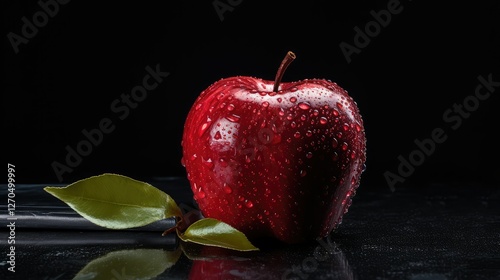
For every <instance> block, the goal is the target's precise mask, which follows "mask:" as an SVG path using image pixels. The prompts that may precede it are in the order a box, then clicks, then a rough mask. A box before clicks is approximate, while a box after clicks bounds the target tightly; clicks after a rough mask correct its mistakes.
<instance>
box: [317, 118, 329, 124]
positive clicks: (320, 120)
mask: <svg viewBox="0 0 500 280" xmlns="http://www.w3.org/2000/svg"><path fill="white" fill-rule="evenodd" d="M327 122H328V120H327V119H326V118H325V117H321V118H320V119H319V123H320V124H326V123H327Z"/></svg>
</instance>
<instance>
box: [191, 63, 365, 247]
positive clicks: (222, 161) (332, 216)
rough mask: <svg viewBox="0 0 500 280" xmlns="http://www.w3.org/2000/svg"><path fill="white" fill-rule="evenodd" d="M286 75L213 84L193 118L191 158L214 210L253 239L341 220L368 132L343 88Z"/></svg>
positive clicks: (314, 231)
mask: <svg viewBox="0 0 500 280" xmlns="http://www.w3.org/2000/svg"><path fill="white" fill-rule="evenodd" d="M293 58H294V57H293ZM285 68H286V67H285ZM280 69H281V67H280ZM281 71H284V70H283V69H281ZM278 76H280V77H281V76H282V73H281V74H279V75H277V78H276V79H275V80H274V81H270V80H263V79H260V78H256V77H248V76H235V77H230V78H224V79H221V80H219V81H217V82H215V83H213V84H212V85H210V86H209V87H208V88H207V89H206V90H204V91H203V92H202V93H201V94H200V95H199V97H198V98H197V100H196V101H195V103H194V104H193V106H192V108H191V110H190V111H189V113H188V116H187V119H186V122H185V127H184V134H183V139H182V148H183V158H182V164H183V165H184V166H185V168H186V171H187V177H188V179H189V182H190V184H191V188H192V190H193V193H194V198H195V200H196V201H197V203H198V206H199V208H200V210H201V212H202V213H203V215H204V216H205V217H211V218H215V219H219V220H221V221H224V222H226V223H228V224H230V225H232V226H234V227H235V228H237V229H239V230H240V231H242V232H243V233H245V234H246V235H247V236H248V237H249V238H250V239H255V238H268V237H271V238H276V239H278V240H280V241H283V242H285V243H299V242H304V241H308V240H313V239H315V238H319V237H325V236H327V235H328V234H330V232H331V231H332V230H334V229H335V228H336V227H337V226H338V224H339V223H340V222H341V219H342V216H343V214H344V213H345V212H346V211H347V209H348V207H349V206H350V204H351V199H352V197H353V196H354V194H355V191H356V189H357V187H358V186H359V183H360V176H361V174H362V172H363V170H364V164H365V159H366V157H365V146H366V139H365V133H364V127H363V120H362V118H361V115H360V112H359V110H358V107H357V104H356V102H355V101H354V100H353V99H352V98H351V97H350V96H349V95H348V93H347V91H345V90H344V89H343V88H341V87H340V86H339V85H337V84H336V83H334V82H331V81H328V80H324V79H304V80H301V81H295V82H284V83H279V80H280V79H281V78H278Z"/></svg>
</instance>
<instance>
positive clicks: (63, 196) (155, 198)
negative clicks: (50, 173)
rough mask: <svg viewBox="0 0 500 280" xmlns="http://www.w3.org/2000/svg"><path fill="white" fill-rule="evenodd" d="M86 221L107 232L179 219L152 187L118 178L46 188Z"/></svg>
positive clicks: (175, 209) (171, 202)
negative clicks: (172, 218) (174, 218)
mask: <svg viewBox="0 0 500 280" xmlns="http://www.w3.org/2000/svg"><path fill="white" fill-rule="evenodd" d="M44 190H45V191H47V192H48V193H50V194H52V195H53V196H55V197H57V198H59V199H60V200H62V201H63V202H65V203H66V204H68V205H69V206H70V207H71V208H73V209H74V210H75V211H76V212H78V213H79V214H80V215H82V216H83V217H84V218H86V219H87V220H89V221H91V222H93V223H94V224H97V225H99V226H102V227H105V228H110V229H127V228H134V227H140V226H144V225H147V224H150V223H152V222H155V221H158V220H162V219H166V218H170V217H174V216H175V217H181V216H182V212H181V209H180V208H179V207H178V206H177V204H176V203H175V201H174V200H173V199H172V198H171V197H170V196H169V195H168V194H166V193H164V192H162V191H161V190H159V189H157V188H155V187H153V186H152V185H150V184H148V183H145V182H141V181H137V180H134V179H131V178H129V177H126V176H123V175H117V174H109V173H106V174H102V175H99V176H93V177H89V178H87V179H83V180H80V181H77V182H75V183H72V184H70V185H68V186H66V187H50V186H48V187H45V188H44Z"/></svg>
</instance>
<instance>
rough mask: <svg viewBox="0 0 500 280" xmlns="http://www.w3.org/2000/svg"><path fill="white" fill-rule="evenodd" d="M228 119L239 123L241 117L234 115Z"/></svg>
mask: <svg viewBox="0 0 500 280" xmlns="http://www.w3.org/2000/svg"><path fill="white" fill-rule="evenodd" d="M226 119H227V120H228V121H230V122H238V121H239V120H240V116H237V115H234V114H233V115H229V116H227V117H226Z"/></svg>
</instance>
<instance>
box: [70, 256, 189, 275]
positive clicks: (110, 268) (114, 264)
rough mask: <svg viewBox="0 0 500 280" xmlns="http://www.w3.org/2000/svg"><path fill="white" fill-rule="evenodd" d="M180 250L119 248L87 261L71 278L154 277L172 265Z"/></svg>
mask: <svg viewBox="0 0 500 280" xmlns="http://www.w3.org/2000/svg"><path fill="white" fill-rule="evenodd" d="M181 254H182V250H179V249H178V250H175V251H165V250H162V249H135V250H121V251H115V252H111V253H108V254H106V255H104V256H102V257H99V258H97V259H95V260H92V261H91V262H89V263H88V264H87V265H86V266H85V267H84V268H82V269H81V270H80V271H79V272H78V274H76V275H75V277H74V278H73V280H83V279H93V280H96V279H103V280H109V279H155V277H157V276H158V275H160V274H162V273H163V272H164V271H165V270H167V269H168V268H170V267H171V266H173V265H174V264H175V263H176V262H177V260H178V259H179V257H180V255H181Z"/></svg>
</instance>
